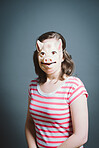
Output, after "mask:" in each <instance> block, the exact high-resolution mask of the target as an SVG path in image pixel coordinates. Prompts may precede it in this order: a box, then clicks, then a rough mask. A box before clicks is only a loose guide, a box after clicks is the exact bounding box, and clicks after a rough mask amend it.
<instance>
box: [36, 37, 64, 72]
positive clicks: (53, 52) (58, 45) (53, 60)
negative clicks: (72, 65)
mask: <svg viewBox="0 0 99 148" xmlns="http://www.w3.org/2000/svg"><path fill="white" fill-rule="evenodd" d="M36 46H37V51H38V61H39V66H40V68H41V69H42V70H43V71H44V72H45V73H47V74H48V73H50V72H54V71H55V70H58V69H59V70H61V62H62V61H63V52H62V41H61V39H59V40H56V39H55V38H53V39H46V40H44V41H43V42H40V41H39V40H38V41H37V45H36Z"/></svg>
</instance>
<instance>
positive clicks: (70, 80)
mask: <svg viewBox="0 0 99 148" xmlns="http://www.w3.org/2000/svg"><path fill="white" fill-rule="evenodd" d="M67 82H68V83H71V84H72V85H73V84H74V85H77V86H78V85H83V82H82V81H81V79H80V78H78V77H76V76H69V77H68V78H67Z"/></svg>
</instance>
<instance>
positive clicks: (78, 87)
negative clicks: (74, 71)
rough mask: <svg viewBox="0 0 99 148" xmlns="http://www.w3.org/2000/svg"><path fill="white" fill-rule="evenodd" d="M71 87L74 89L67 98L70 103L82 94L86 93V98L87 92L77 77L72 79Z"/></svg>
mask: <svg viewBox="0 0 99 148" xmlns="http://www.w3.org/2000/svg"><path fill="white" fill-rule="evenodd" d="M72 87H73V88H74V90H73V91H72V93H71V95H70V97H69V98H68V101H69V104H70V105H71V104H72V103H73V102H74V101H75V100H77V99H79V97H80V96H82V95H86V98H88V92H87V90H86V88H85V86H84V84H83V82H82V81H81V80H80V79H79V78H74V80H73V82H72Z"/></svg>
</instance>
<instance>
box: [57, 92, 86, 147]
mask: <svg viewBox="0 0 99 148" xmlns="http://www.w3.org/2000/svg"><path fill="white" fill-rule="evenodd" d="M70 109H71V118H72V125H73V134H72V135H71V136H70V137H69V138H68V139H67V140H66V141H64V142H63V143H62V144H61V145H60V146H58V148H79V147H80V146H81V145H83V144H85V143H86V142H87V139H88V108H87V99H86V96H85V95H82V96H81V97H79V98H78V100H76V101H74V102H73V103H72V104H71V105H70Z"/></svg>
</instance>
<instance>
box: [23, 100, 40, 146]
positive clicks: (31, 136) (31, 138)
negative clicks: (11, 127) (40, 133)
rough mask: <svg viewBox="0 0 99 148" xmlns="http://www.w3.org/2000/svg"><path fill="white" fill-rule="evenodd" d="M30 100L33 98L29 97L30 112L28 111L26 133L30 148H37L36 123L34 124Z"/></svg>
mask: <svg viewBox="0 0 99 148" xmlns="http://www.w3.org/2000/svg"><path fill="white" fill-rule="evenodd" d="M30 100H31V98H30V97H29V101H28V112H27V118H26V123H25V135H26V139H27V143H28V147H29V148H37V145H36V134H35V125H34V122H33V119H32V117H31V115H30V112H29V104H30Z"/></svg>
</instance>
